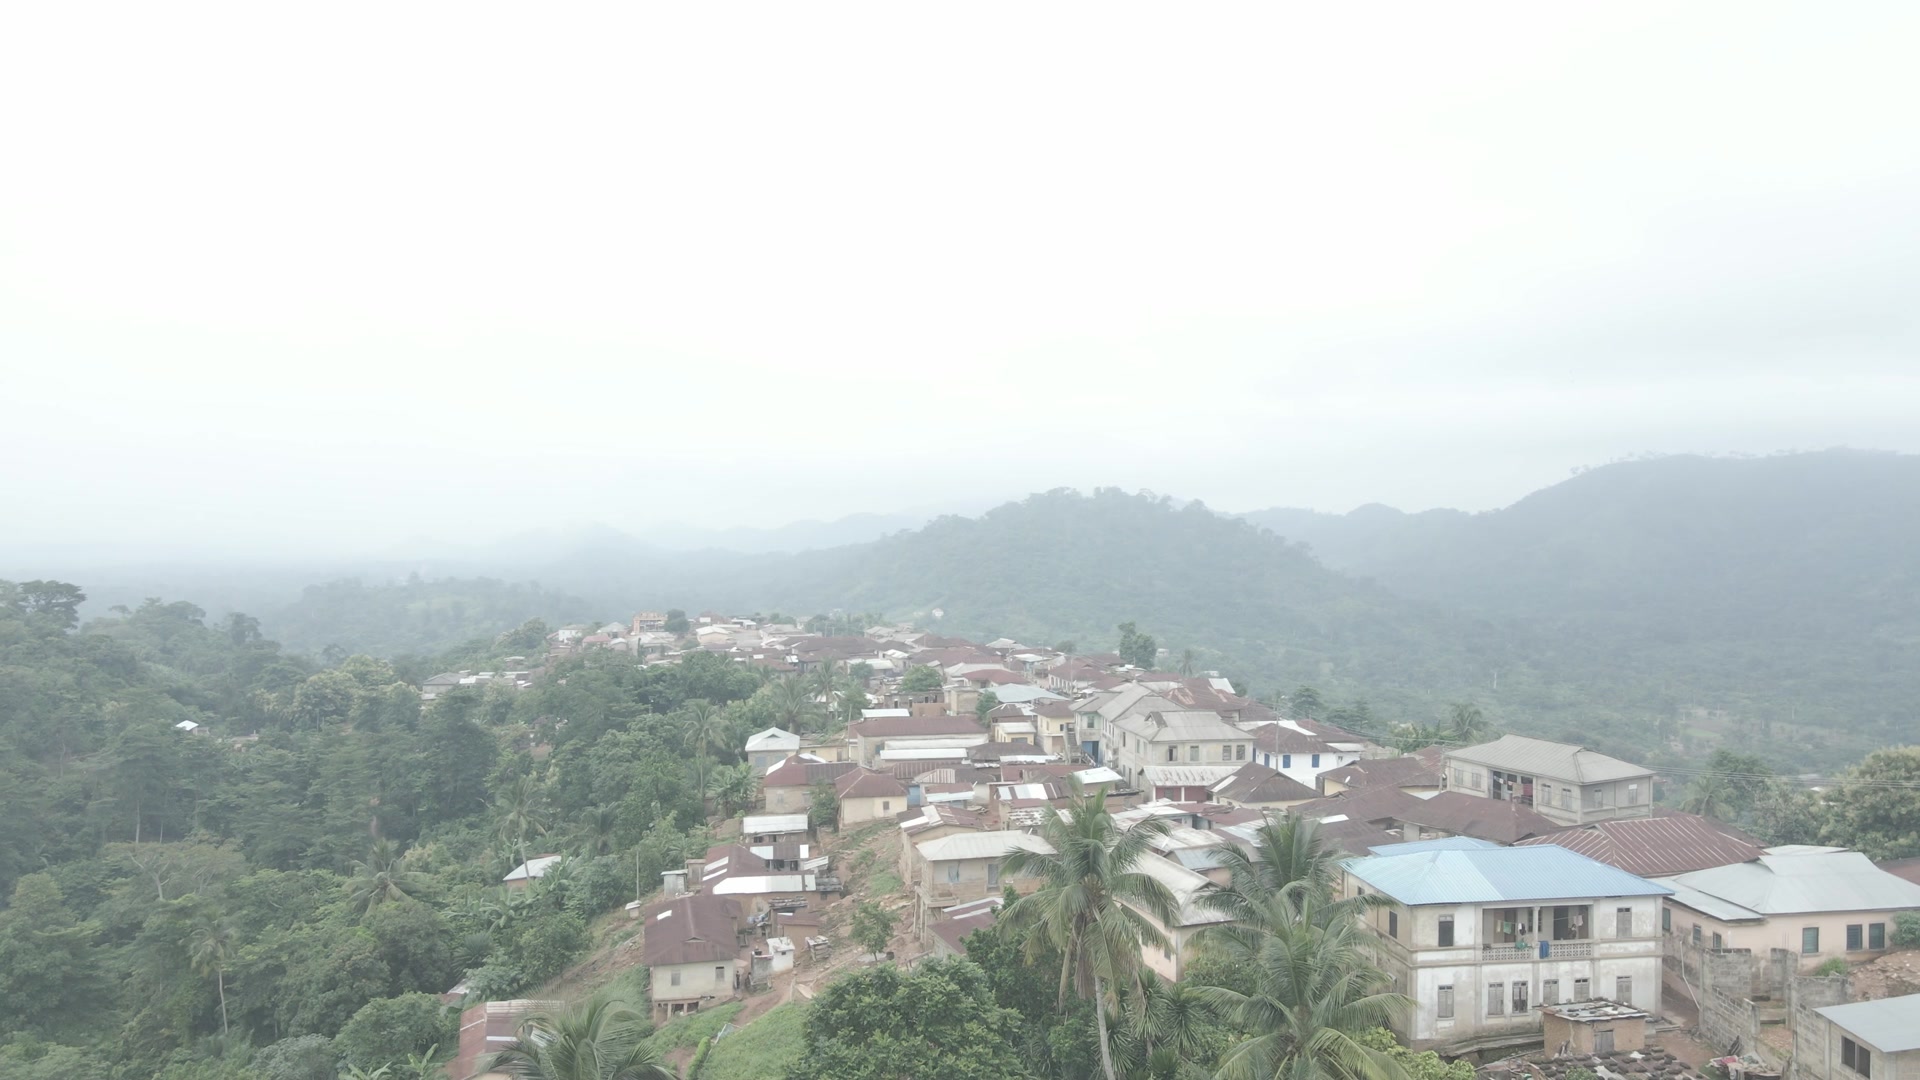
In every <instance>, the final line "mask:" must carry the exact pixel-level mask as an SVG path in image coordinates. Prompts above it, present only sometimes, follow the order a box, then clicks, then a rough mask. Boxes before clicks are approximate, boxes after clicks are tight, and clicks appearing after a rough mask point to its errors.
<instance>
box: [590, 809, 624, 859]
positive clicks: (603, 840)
mask: <svg viewBox="0 0 1920 1080" xmlns="http://www.w3.org/2000/svg"><path fill="white" fill-rule="evenodd" d="M619 831H620V809H619V807H615V806H596V807H594V808H593V809H591V810H588V811H587V812H586V814H585V815H583V816H582V817H581V819H580V847H581V849H582V850H583V851H584V852H585V854H586V856H587V858H590V859H591V858H596V857H598V856H601V855H611V854H613V849H614V840H615V839H616V838H617V836H618V833H619Z"/></svg>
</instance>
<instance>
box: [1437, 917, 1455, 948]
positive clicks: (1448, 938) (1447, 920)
mask: <svg viewBox="0 0 1920 1080" xmlns="http://www.w3.org/2000/svg"><path fill="white" fill-rule="evenodd" d="M1452 944H1453V916H1451V915H1442V916H1440V947H1441V948H1443V949H1444V948H1446V947H1447V946H1449V945H1452Z"/></svg>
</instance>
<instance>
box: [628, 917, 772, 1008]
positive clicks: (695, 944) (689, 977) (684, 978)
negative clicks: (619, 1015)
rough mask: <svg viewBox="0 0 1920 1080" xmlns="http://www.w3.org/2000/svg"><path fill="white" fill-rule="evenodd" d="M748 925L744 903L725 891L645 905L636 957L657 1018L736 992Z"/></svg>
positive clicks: (741, 980)
mask: <svg viewBox="0 0 1920 1080" xmlns="http://www.w3.org/2000/svg"><path fill="white" fill-rule="evenodd" d="M747 926H748V923H747V919H746V912H745V908H744V906H743V905H742V904H741V903H740V901H738V900H736V899H733V898H731V897H726V896H714V895H712V894H704V893H703V894H698V895H693V896H680V897H675V898H674V899H671V900H667V901H664V902H662V903H659V904H656V905H654V906H653V907H652V908H650V909H648V910H647V912H646V913H645V916H644V918H643V921H642V924H641V927H642V928H641V931H640V932H641V934H642V938H641V943H640V962H641V963H642V964H645V965H646V966H647V969H648V977H649V978H650V980H651V982H652V986H653V993H652V995H651V997H652V1001H653V1018H654V1021H655V1022H656V1023H658V1022H662V1021H665V1020H667V1019H668V1018H670V1017H674V1016H681V1015H684V1014H686V1013H690V1012H695V1011H697V1010H698V1009H700V1008H701V1007H702V1006H704V1005H707V1004H709V1003H712V1002H715V1001H725V1000H729V999H731V998H733V997H735V996H737V994H738V993H739V991H740V989H741V987H742V986H743V985H744V982H745V980H744V972H745V968H744V966H743V964H742V961H741V959H740V952H741V949H742V947H743V946H744V945H745V944H746V941H745V938H746V930H747Z"/></svg>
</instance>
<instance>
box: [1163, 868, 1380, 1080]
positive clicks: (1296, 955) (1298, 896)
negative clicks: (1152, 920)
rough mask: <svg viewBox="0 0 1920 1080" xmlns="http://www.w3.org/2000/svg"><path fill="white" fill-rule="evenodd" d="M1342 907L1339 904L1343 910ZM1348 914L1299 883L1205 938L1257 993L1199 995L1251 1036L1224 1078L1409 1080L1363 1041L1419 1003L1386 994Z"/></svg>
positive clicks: (1236, 1048) (1213, 990) (1210, 989)
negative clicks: (1398, 1013) (1396, 1013)
mask: <svg viewBox="0 0 1920 1080" xmlns="http://www.w3.org/2000/svg"><path fill="white" fill-rule="evenodd" d="M1338 903H1341V902H1335V904H1338ZM1367 933H1368V932H1367V931H1366V930H1364V929H1363V928H1362V924H1361V923H1360V921H1359V920H1358V919H1355V918H1352V917H1350V911H1348V912H1342V911H1340V909H1339V908H1337V907H1335V906H1334V904H1329V903H1328V902H1327V901H1325V900H1323V899H1320V898H1319V897H1317V896H1316V895H1315V894H1314V892H1313V890H1312V889H1310V888H1308V887H1306V886H1305V884H1304V883H1296V884H1295V885H1292V886H1289V887H1287V888H1286V889H1283V890H1281V891H1280V892H1279V893H1276V894H1273V895H1271V896H1268V897H1266V898H1264V900H1263V901H1261V902H1260V903H1259V906H1258V907H1257V908H1255V909H1254V910H1251V911H1247V912H1245V913H1244V916H1243V918H1242V921H1239V922H1236V923H1233V924H1227V925H1224V926H1212V927H1208V928H1207V929H1205V930H1204V931H1202V937H1203V938H1204V939H1205V940H1206V942H1207V946H1208V947H1211V948H1215V949H1217V950H1219V952H1220V953H1221V955H1222V957H1223V959H1224V962H1225V963H1227V964H1228V965H1229V966H1230V967H1231V968H1233V969H1235V970H1236V971H1240V972H1244V973H1245V977H1246V980H1247V982H1248V983H1249V985H1250V989H1249V990H1245V991H1243V990H1237V989H1233V988H1230V987H1226V986H1202V987H1199V988H1198V989H1197V992H1198V994H1199V995H1200V997H1201V998H1202V999H1203V1000H1205V1001H1206V1002H1207V1003H1208V1004H1210V1005H1212V1006H1213V1007H1214V1008H1215V1009H1218V1010H1219V1011H1220V1013H1221V1015H1222V1016H1223V1017H1224V1018H1225V1019H1226V1020H1227V1022H1228V1023H1229V1024H1231V1025H1232V1026H1234V1027H1235V1028H1237V1029H1238V1030H1240V1031H1244V1032H1247V1033H1248V1035H1247V1037H1246V1038H1244V1039H1242V1040H1241V1041H1240V1042H1238V1043H1236V1044H1234V1045H1233V1046H1232V1047H1231V1048H1230V1049H1229V1050H1228V1051H1227V1052H1226V1054H1225V1055H1224V1056H1223V1057H1222V1058H1221V1059H1220V1063H1219V1069H1218V1072H1217V1073H1216V1075H1217V1076H1220V1077H1222V1078H1226V1080H1406V1072H1405V1070H1404V1069H1403V1068H1402V1067H1401V1065H1400V1064H1399V1062H1397V1061H1395V1060H1394V1059H1393V1058H1392V1057H1391V1056H1390V1055H1388V1054H1387V1053H1386V1052H1385V1051H1382V1050H1377V1049H1374V1048H1373V1047H1371V1046H1369V1045H1368V1044H1367V1043H1366V1042H1365V1041H1364V1040H1365V1038H1366V1036H1367V1033H1368V1032H1370V1031H1371V1030H1372V1029H1374V1028H1377V1027H1381V1026H1384V1025H1385V1024H1386V1023H1387V1021H1388V1019H1389V1017H1390V1016H1391V1015H1392V1013H1393V1012H1394V1010H1396V1009H1399V1008H1403V1007H1406V1006H1407V1005H1409V1004H1411V1003H1410V1002H1409V1001H1408V999H1407V998H1405V997H1403V996H1401V995H1399V994H1394V993H1388V992H1384V991H1383V987H1385V985H1386V983H1387V981H1388V980H1387V976H1386V975H1385V974H1384V973H1382V972H1381V971H1380V970H1379V969H1378V968H1376V967H1375V966H1374V965H1373V963H1372V961H1371V958H1370V954H1369V950H1370V949H1371V948H1372V942H1371V939H1370V938H1369V937H1367Z"/></svg>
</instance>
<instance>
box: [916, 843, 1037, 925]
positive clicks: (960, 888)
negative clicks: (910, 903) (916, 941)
mask: <svg viewBox="0 0 1920 1080" xmlns="http://www.w3.org/2000/svg"><path fill="white" fill-rule="evenodd" d="M913 850H914V855H913V860H914V864H913V870H912V873H911V876H910V880H912V881H913V883H914V892H915V894H916V896H917V899H918V901H919V902H918V904H916V905H915V907H916V910H915V913H914V916H915V920H916V929H917V930H918V931H919V932H920V933H921V934H922V935H923V936H924V935H925V934H926V933H927V932H928V928H929V927H930V926H931V925H932V923H933V922H934V921H935V920H936V919H937V918H939V916H940V913H941V912H943V911H945V910H946V909H948V908H951V907H954V906H956V905H959V904H965V903H970V902H972V901H975V900H983V899H985V898H987V897H989V896H998V895H999V894H1000V892H1001V890H1002V889H1004V888H1005V887H1006V885H1007V884H1008V881H1007V879H1006V878H1005V877H1004V876H1003V875H1002V873H1001V871H1002V869H1003V867H1004V866H1005V864H1006V860H1007V856H1009V855H1011V854H1013V853H1014V852H1015V851H1021V850H1026V851H1038V852H1043V853H1046V854H1052V853H1053V846H1052V845H1051V844H1048V843H1047V842H1046V841H1045V840H1042V839H1041V838H1040V837H1038V836H1035V835H1033V834H1032V833H1029V832H1019V831H1016V830H1011V829H1003V830H997V831H976V830H960V831H954V832H950V833H948V834H947V835H944V836H936V837H934V838H932V839H927V840H922V841H920V842H919V843H917V844H915V845H914V846H913Z"/></svg>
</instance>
